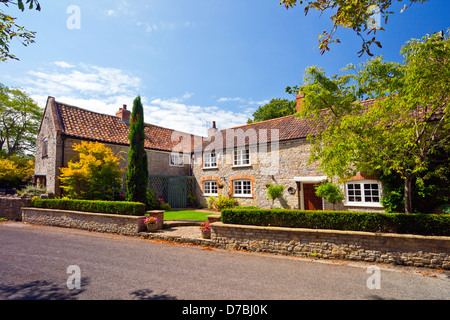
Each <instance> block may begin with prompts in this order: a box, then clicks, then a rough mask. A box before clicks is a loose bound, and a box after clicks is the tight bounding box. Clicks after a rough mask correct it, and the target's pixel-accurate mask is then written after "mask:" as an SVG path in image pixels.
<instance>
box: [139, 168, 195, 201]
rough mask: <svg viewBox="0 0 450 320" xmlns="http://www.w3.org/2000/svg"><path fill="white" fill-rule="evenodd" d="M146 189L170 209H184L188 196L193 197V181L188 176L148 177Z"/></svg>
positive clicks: (192, 178)
mask: <svg viewBox="0 0 450 320" xmlns="http://www.w3.org/2000/svg"><path fill="white" fill-rule="evenodd" d="M148 180H149V181H148V187H149V189H150V190H153V191H154V192H155V195H156V196H157V197H158V198H162V199H163V200H164V201H165V202H167V203H168V204H170V206H171V207H172V208H186V207H187V206H188V204H189V202H188V195H192V196H194V195H195V179H194V177H189V176H163V175H150V176H149V179H148Z"/></svg>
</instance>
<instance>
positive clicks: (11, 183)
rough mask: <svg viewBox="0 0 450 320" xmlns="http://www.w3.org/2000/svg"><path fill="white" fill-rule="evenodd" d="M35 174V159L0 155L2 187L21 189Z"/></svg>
mask: <svg viewBox="0 0 450 320" xmlns="http://www.w3.org/2000/svg"><path fill="white" fill-rule="evenodd" d="M33 174H34V160H32V159H29V158H28V159H27V158H19V157H17V156H10V157H7V158H2V157H0V189H20V188H21V187H23V186H24V185H26V184H27V183H28V182H29V181H30V178H31V176H32V175H33Z"/></svg>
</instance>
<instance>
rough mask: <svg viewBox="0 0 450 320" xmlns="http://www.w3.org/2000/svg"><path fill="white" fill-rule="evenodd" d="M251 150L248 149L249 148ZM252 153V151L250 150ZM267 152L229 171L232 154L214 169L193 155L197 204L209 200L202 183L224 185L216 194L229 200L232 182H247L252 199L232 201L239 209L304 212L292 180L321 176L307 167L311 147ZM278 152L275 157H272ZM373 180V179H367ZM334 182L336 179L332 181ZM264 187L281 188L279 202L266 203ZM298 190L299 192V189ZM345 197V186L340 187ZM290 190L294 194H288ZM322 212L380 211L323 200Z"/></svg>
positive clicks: (302, 144)
mask: <svg viewBox="0 0 450 320" xmlns="http://www.w3.org/2000/svg"><path fill="white" fill-rule="evenodd" d="M250 149H251V150H252V148H250ZM254 149H255V148H254ZM274 149H275V152H274V151H273V150H272V149H271V147H270V145H269V146H267V152H261V151H260V149H258V148H256V149H255V150H254V152H251V166H247V167H233V166H232V160H233V158H232V152H233V151H232V150H228V152H227V151H223V153H224V154H223V155H221V157H220V159H219V160H218V168H203V156H202V154H201V153H196V154H195V155H194V161H193V169H192V173H193V176H194V177H195V180H196V194H197V199H198V200H199V202H200V203H201V204H202V205H204V206H206V205H207V202H206V200H207V198H208V197H209V196H204V195H203V190H202V188H203V181H207V180H216V181H219V182H220V183H222V184H223V185H224V187H223V188H222V189H219V194H223V195H225V196H232V194H233V190H232V188H233V184H232V181H233V180H234V179H248V180H251V182H252V192H253V194H252V197H251V198H247V197H235V199H237V200H238V203H239V205H240V206H257V207H259V208H272V207H273V208H283V209H304V207H303V190H302V183H299V184H297V183H296V182H295V181H294V180H293V179H294V177H300V176H302V177H318V176H324V174H323V172H321V171H320V170H319V169H318V164H317V163H313V164H309V165H308V160H309V156H310V151H311V145H310V143H309V142H308V141H307V140H306V139H295V140H289V141H280V142H279V144H278V147H277V148H276V147H275V148H274ZM276 150H278V154H277V153H276ZM365 178H366V177H363V176H360V175H358V176H355V177H354V178H353V179H352V180H355V181H356V180H359V179H361V180H363V179H365ZM370 178H373V177H370ZM333 180H334V182H337V180H336V179H333ZM267 184H273V185H283V186H284V191H283V196H282V198H281V199H277V200H275V201H274V202H273V203H272V200H269V199H267V187H266V185H267ZM299 186H300V189H299ZM340 186H341V190H342V192H343V193H344V194H345V190H344V188H345V186H344V185H340ZM289 188H292V189H293V190H294V193H292V194H291V193H289V192H288V189H289ZM323 208H324V210H352V211H374V212H379V211H383V208H379V207H356V206H346V205H345V203H344V202H343V203H337V204H335V205H334V206H333V204H332V203H329V202H327V201H325V200H324V199H323Z"/></svg>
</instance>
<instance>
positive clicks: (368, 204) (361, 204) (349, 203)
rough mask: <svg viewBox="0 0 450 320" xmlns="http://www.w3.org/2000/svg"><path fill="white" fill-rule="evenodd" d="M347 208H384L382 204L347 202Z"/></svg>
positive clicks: (345, 204)
mask: <svg viewBox="0 0 450 320" xmlns="http://www.w3.org/2000/svg"><path fill="white" fill-rule="evenodd" d="M344 206H346V207H365V208H383V205H382V204H381V203H376V202H375V203H370V202H345V203H344Z"/></svg>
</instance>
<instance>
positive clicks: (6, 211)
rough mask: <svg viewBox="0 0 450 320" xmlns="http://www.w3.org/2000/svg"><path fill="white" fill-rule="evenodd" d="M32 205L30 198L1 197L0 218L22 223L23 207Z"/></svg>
mask: <svg viewBox="0 0 450 320" xmlns="http://www.w3.org/2000/svg"><path fill="white" fill-rule="evenodd" d="M30 205H31V200H30V198H19V197H15V196H9V197H8V196H6V197H0V218H6V219H8V220H15V221H20V220H22V207H25V206H30Z"/></svg>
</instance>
